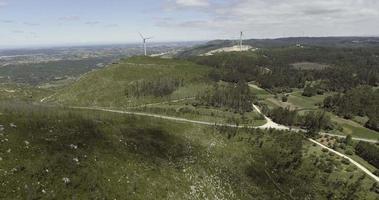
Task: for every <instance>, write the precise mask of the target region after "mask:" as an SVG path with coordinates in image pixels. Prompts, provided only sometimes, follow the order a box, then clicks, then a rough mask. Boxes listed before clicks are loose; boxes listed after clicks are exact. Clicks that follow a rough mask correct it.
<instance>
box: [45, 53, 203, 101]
mask: <svg viewBox="0 0 379 200" xmlns="http://www.w3.org/2000/svg"><path fill="white" fill-rule="evenodd" d="M208 72H209V68H208V67H204V66H200V65H196V64H193V63H190V62H186V61H180V60H168V59H161V58H149V57H133V58H128V59H123V60H121V61H120V62H119V63H116V64H113V65H111V66H108V67H106V68H104V69H102V70H98V71H96V72H92V73H89V74H87V75H84V76H83V77H82V78H81V79H80V80H78V81H77V82H76V83H74V84H73V85H72V86H70V87H68V88H66V89H64V90H62V91H60V92H58V94H57V95H55V96H54V97H53V98H52V100H55V101H56V102H59V103H62V104H67V105H82V106H106V107H128V106H136V105H140V104H146V103H154V102H161V101H162V100H168V99H170V98H171V99H180V98H185V97H193V96H195V95H196V94H197V93H198V92H199V91H201V90H202V88H204V86H206V85H207V82H208V80H207V74H208ZM157 94H165V95H157Z"/></svg>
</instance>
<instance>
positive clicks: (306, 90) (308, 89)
mask: <svg viewBox="0 0 379 200" xmlns="http://www.w3.org/2000/svg"><path fill="white" fill-rule="evenodd" d="M316 94H317V90H316V89H315V88H314V87H312V86H310V85H307V86H306V87H305V88H304V91H303V94H302V95H303V96H306V97H312V96H315V95H316Z"/></svg>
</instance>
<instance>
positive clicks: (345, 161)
mask: <svg viewBox="0 0 379 200" xmlns="http://www.w3.org/2000/svg"><path fill="white" fill-rule="evenodd" d="M341 162H342V163H343V164H345V165H350V161H349V160H348V159H346V158H344V159H342V160H341Z"/></svg>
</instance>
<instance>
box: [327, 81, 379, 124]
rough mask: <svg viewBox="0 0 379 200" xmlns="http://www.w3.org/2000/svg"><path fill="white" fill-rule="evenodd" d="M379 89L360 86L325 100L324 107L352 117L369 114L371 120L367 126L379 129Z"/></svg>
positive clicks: (346, 116)
mask: <svg viewBox="0 0 379 200" xmlns="http://www.w3.org/2000/svg"><path fill="white" fill-rule="evenodd" d="M378 102H379V90H374V89H372V88H370V87H358V88H355V89H352V90H349V91H347V92H346V94H345V95H341V94H337V95H334V96H331V97H328V98H326V99H325V100H324V105H323V106H324V108H326V109H328V110H329V111H332V112H334V113H336V114H337V115H339V116H343V117H344V118H346V119H351V118H353V116H356V115H358V116H367V117H368V118H369V120H368V121H367V123H366V127H368V128H370V129H373V130H376V131H379V106H378Z"/></svg>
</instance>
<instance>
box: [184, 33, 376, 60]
mask: <svg viewBox="0 0 379 200" xmlns="http://www.w3.org/2000/svg"><path fill="white" fill-rule="evenodd" d="M236 44H237V41H236V40H214V41H210V42H208V43H206V44H204V45H199V46H196V47H193V48H191V49H188V50H186V51H183V52H180V53H179V54H178V55H177V56H178V57H190V56H198V55H201V54H206V53H207V52H210V51H212V50H215V49H219V48H223V47H230V46H233V45H236ZM244 44H245V45H250V46H252V47H255V48H274V47H288V46H296V45H301V46H324V47H373V46H375V47H378V46H379V37H290V38H277V39H248V40H245V41H244Z"/></svg>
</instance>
